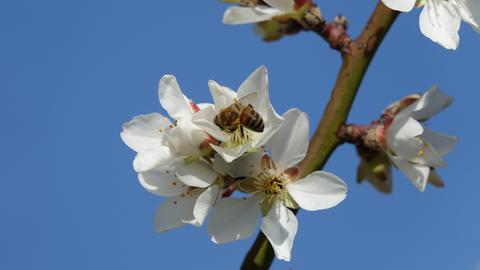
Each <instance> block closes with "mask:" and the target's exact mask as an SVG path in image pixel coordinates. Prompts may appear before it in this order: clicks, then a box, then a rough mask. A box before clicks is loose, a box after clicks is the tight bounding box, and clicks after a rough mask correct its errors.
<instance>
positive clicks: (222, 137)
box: [192, 106, 228, 142]
mask: <svg viewBox="0 0 480 270" xmlns="http://www.w3.org/2000/svg"><path fill="white" fill-rule="evenodd" d="M215 115H216V112H215V109H214V107H213V106H207V107H205V108H204V109H202V110H200V111H199V112H197V113H196V114H194V115H193V117H192V122H193V123H194V124H195V125H197V126H198V127H199V128H201V129H203V130H204V131H205V132H207V133H208V134H210V135H211V136H212V137H214V138H215V139H217V140H219V141H222V142H224V141H226V140H228V137H227V135H226V134H225V132H223V130H221V129H220V128H219V127H218V126H217V125H215V123H213V120H214V119H215Z"/></svg>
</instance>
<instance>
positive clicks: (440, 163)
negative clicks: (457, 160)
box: [414, 144, 446, 167]
mask: <svg viewBox="0 0 480 270" xmlns="http://www.w3.org/2000/svg"><path fill="white" fill-rule="evenodd" d="M421 158H422V159H423V160H424V162H423V163H422V162H419V163H420V164H425V165H428V166H430V167H445V165H446V163H445V161H444V160H443V158H442V156H441V155H440V154H439V153H438V152H437V151H436V150H435V149H434V148H433V147H432V146H431V145H429V144H427V145H425V146H424V147H423V152H422V155H421ZM414 160H415V159H414Z"/></svg>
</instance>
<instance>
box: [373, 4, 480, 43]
mask: <svg viewBox="0 0 480 270" xmlns="http://www.w3.org/2000/svg"><path fill="white" fill-rule="evenodd" d="M382 1H383V3H384V4H385V5H386V6H388V7H389V8H391V9H394V10H398V11H403V12H408V11H410V10H412V9H413V8H414V7H415V6H416V5H417V6H424V7H423V10H422V12H421V14H420V22H419V25H420V31H421V32H422V33H423V34H424V35H425V36H427V37H428V38H430V39H431V40H432V41H434V42H436V43H438V44H440V45H442V46H443V47H445V48H447V49H456V48H457V47H458V44H459V42H460V37H459V35H458V31H459V29H460V24H461V22H462V20H463V21H465V22H467V23H468V24H470V25H471V26H472V27H473V28H474V29H475V30H477V31H480V1H478V0H382Z"/></svg>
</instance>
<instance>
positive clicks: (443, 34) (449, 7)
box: [419, 0, 462, 50]
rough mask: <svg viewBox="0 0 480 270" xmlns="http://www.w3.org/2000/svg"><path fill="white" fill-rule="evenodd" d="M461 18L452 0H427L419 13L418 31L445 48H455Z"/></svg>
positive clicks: (458, 39) (458, 40)
mask: <svg viewBox="0 0 480 270" xmlns="http://www.w3.org/2000/svg"><path fill="white" fill-rule="evenodd" d="M461 22H462V20H461V18H460V14H459V11H458V9H457V8H456V7H455V6H454V4H452V1H438V0H427V1H426V4H425V7H424V8H423V10H422V13H421V14H420V22H419V24H420V31H421V32H422V33H423V34H424V35H425V36H426V37H428V38H430V39H431V40H432V41H434V42H436V43H438V44H440V45H441V46H443V47H445V48H446V49H453V50H455V49H456V48H457V47H458V43H459V42H460V37H459V36H458V30H459V29H460V24H461Z"/></svg>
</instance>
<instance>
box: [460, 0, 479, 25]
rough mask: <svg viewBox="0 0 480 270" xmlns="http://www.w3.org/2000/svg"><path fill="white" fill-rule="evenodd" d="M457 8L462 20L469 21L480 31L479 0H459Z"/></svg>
mask: <svg viewBox="0 0 480 270" xmlns="http://www.w3.org/2000/svg"><path fill="white" fill-rule="evenodd" d="M458 9H459V11H460V14H461V15H462V18H463V20H464V21H465V22H467V23H469V24H470V25H471V26H472V27H473V28H474V29H475V30H477V31H480V1H478V0H459V1H458Z"/></svg>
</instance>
